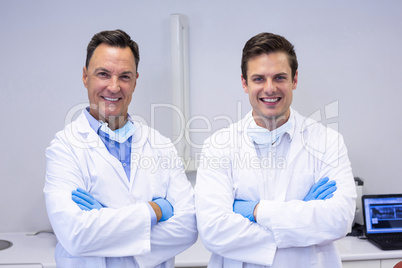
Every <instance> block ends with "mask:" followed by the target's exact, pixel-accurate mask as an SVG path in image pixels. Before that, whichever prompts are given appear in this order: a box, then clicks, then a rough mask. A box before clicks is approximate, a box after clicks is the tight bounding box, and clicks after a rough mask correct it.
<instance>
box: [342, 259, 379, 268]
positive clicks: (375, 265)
mask: <svg viewBox="0 0 402 268" xmlns="http://www.w3.org/2000/svg"><path fill="white" fill-rule="evenodd" d="M342 267H343V268H381V260H371V261H347V262H342Z"/></svg>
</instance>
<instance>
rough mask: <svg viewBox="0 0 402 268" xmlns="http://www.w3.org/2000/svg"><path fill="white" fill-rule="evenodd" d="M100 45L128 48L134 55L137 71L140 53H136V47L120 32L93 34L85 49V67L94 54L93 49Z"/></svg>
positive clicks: (126, 35) (127, 36)
mask: <svg viewBox="0 0 402 268" xmlns="http://www.w3.org/2000/svg"><path fill="white" fill-rule="evenodd" d="M102 43H105V44H107V45H109V46H112V47H120V48H126V47H129V48H130V49H131V51H132V52H133V54H134V60H135V68H136V70H137V71H138V63H139V62H140V52H139V51H138V45H137V43H136V42H134V41H133V40H131V37H130V36H129V35H128V34H127V33H125V32H124V31H122V30H114V31H103V32H100V33H97V34H95V35H94V36H93V37H92V39H91V41H90V42H89V44H88V47H87V59H86V61H85V67H86V68H88V65H89V61H90V60H91V58H92V55H93V54H94V51H95V49H96V48H97V47H98V46H99V45H100V44H102Z"/></svg>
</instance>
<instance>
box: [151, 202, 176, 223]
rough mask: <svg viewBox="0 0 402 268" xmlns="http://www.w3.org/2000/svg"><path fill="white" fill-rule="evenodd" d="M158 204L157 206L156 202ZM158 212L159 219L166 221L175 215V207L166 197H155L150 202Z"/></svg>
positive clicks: (157, 217)
mask: <svg viewBox="0 0 402 268" xmlns="http://www.w3.org/2000/svg"><path fill="white" fill-rule="evenodd" d="M152 203H154V204H156V206H155V205H154V204H152ZM149 204H150V205H151V206H152V208H153V209H154V211H155V213H156V219H157V221H166V220H168V219H170V218H171V217H172V216H173V211H174V210H173V207H172V205H171V204H170V202H169V201H167V200H166V199H164V198H155V199H153V200H152V202H149Z"/></svg>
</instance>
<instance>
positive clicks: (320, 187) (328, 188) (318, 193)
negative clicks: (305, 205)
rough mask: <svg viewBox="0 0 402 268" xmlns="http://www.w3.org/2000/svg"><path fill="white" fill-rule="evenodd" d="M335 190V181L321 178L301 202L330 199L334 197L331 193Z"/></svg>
mask: <svg viewBox="0 0 402 268" xmlns="http://www.w3.org/2000/svg"><path fill="white" fill-rule="evenodd" d="M336 189H337V188H336V182H335V181H330V180H329V179H328V177H325V178H322V179H321V180H319V181H318V182H317V183H316V184H314V185H313V187H311V189H310V192H309V193H308V194H307V195H306V197H305V198H304V199H303V201H311V200H326V199H330V198H331V197H333V196H334V195H333V193H334V192H335V191H336Z"/></svg>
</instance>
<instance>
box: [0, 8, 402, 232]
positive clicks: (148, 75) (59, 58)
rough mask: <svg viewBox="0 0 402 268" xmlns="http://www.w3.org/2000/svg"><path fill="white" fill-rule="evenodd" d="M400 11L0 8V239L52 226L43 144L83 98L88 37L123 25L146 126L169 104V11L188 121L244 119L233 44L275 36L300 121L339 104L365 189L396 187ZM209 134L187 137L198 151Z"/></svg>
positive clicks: (237, 49)
mask: <svg viewBox="0 0 402 268" xmlns="http://www.w3.org/2000/svg"><path fill="white" fill-rule="evenodd" d="M401 10H402V2H401V1H399V0H386V1H373V0H357V1H345V0H341V1H299V0H289V1H269V0H258V1H257V0H250V1H244V0H219V1H215V0H143V1H141V0H137V1H134V0H132V1H128V0H127V1H113V2H111V1H104V0H86V1H78V0H77V1H50V0H48V1H44V0H36V1H31V0H3V1H0V32H1V33H2V38H1V46H0V48H1V49H0V78H1V79H0V92H1V93H2V101H1V105H0V114H1V115H2V127H1V133H0V140H1V142H2V143H1V145H2V146H1V147H2V148H1V149H2V150H1V155H0V172H1V173H0V176H1V177H0V204H1V205H0V219H1V222H0V232H17V231H37V230H41V229H48V228H50V225H49V223H48V220H47V216H46V211H45V207H44V198H43V194H42V188H43V183H44V176H45V148H46V147H47V146H48V144H49V142H50V140H51V139H52V137H53V136H54V134H55V133H56V131H58V130H61V129H62V128H63V126H64V124H65V118H66V117H67V116H68V114H69V111H71V110H73V109H74V107H76V106H77V105H79V104H81V103H85V102H86V101H87V97H86V90H85V88H84V87H83V85H82V81H81V74H82V67H83V65H84V61H85V49H86V45H87V44H88V42H89V40H90V38H91V37H92V35H93V34H95V33H96V32H99V31H101V30H105V29H116V28H121V29H123V30H125V31H127V32H128V33H129V34H130V35H131V36H132V38H133V39H134V40H136V41H137V42H138V44H139V46H140V55H141V61H140V66H139V72H140V78H139V81H138V86H137V89H136V92H135V93H134V97H133V102H132V105H131V107H130V112H131V113H133V114H138V115H139V116H141V117H142V118H144V120H145V121H146V122H148V123H149V124H151V121H150V120H151V110H150V106H151V104H157V103H169V102H170V99H171V93H170V90H171V79H170V32H169V30H170V29H169V16H170V14H173V13H181V14H184V15H186V16H187V17H188V20H189V29H190V33H189V39H190V40H189V43H190V81H191V83H190V86H191V114H192V115H193V116H195V115H199V116H205V117H206V118H208V119H209V120H211V123H212V130H216V129H218V128H221V127H223V126H226V125H227V122H226V121H225V120H214V117H216V116H221V115H224V116H228V117H229V118H230V119H231V120H232V121H237V119H238V117H239V116H238V114H241V115H244V114H245V113H247V112H248V111H249V109H250V106H249V104H248V98H247V95H245V94H244V93H243V91H242V87H241V83H240V58H241V50H242V48H243V45H244V43H245V42H246V41H247V40H248V39H249V38H250V37H252V36H253V35H255V34H257V33H259V32H262V31H269V32H274V33H278V34H281V35H284V36H285V37H287V38H288V39H289V40H290V41H291V42H292V43H293V44H294V45H295V47H296V52H297V54H298V58H299V65H300V68H299V86H298V88H297V90H296V91H295V97H294V105H293V106H294V108H296V109H297V110H298V111H299V112H301V113H302V114H304V115H310V114H312V113H314V112H316V111H319V110H321V111H322V112H323V111H324V108H325V107H326V106H327V105H329V104H331V103H333V102H337V105H338V111H339V116H337V117H336V118H334V119H331V120H327V121H328V122H329V123H335V124H337V126H338V129H339V131H340V132H341V133H342V134H343V135H344V138H345V140H346V144H347V146H348V148H349V155H350V158H351V161H352V165H353V169H354V173H355V175H356V176H360V177H362V178H364V179H365V188H364V191H365V193H388V192H402V184H401V183H400V178H399V176H400V174H402V170H401V167H402V165H401V164H400V157H399V153H400V152H401V151H402V142H400V137H401V134H402V127H401V126H400V124H399V121H400V120H399V115H401V114H402V108H401V105H400V102H401V101H400V100H401V97H402V90H401V89H402V87H401V85H400V82H399V81H400V79H399V77H400V74H399V69H400V68H399V67H400V62H402V53H401V50H400V47H401V44H402V35H401V32H402V20H401V19H400V18H399V17H400V11H401ZM238 106H241V110H240V111H238ZM322 115H323V116H324V117H325V114H324V113H322ZM155 118H156V119H155V124H154V127H156V128H157V129H158V130H160V131H161V132H162V134H164V135H166V136H170V135H171V127H170V121H171V117H170V115H169V113H168V111H167V110H166V109H159V110H157V111H156V113H155ZM328 122H327V123H328ZM324 123H325V122H324ZM193 127H199V128H202V127H205V124H204V123H203V122H202V121H201V120H198V121H197V122H194V124H193ZM209 134H210V133H201V134H193V136H192V140H193V142H195V143H198V144H200V143H202V141H203V139H205V138H206V137H207V136H208V135H209ZM196 151H197V150H194V152H196Z"/></svg>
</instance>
